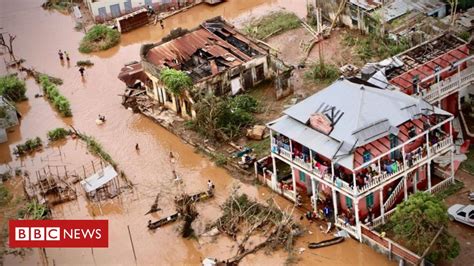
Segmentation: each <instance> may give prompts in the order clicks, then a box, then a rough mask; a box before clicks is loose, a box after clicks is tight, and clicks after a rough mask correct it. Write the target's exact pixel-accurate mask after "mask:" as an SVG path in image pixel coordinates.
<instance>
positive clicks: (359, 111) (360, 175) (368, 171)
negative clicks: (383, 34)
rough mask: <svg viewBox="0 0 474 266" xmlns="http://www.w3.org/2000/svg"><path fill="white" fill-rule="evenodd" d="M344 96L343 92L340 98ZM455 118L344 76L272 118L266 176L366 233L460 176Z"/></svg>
mask: <svg viewBox="0 0 474 266" xmlns="http://www.w3.org/2000/svg"><path fill="white" fill-rule="evenodd" d="M341 95H344V97H341ZM452 119H453V116H452V115H451V114H450V113H448V112H446V111H443V110H441V109H440V108H438V107H435V106H433V105H430V104H429V103H427V102H426V101H424V100H422V99H418V98H414V97H411V96H409V95H406V94H404V93H402V92H399V91H391V90H384V89H380V88H377V87H375V86H373V85H371V84H369V83H367V82H364V81H362V80H360V79H342V78H341V79H340V80H338V81H336V82H334V83H333V84H331V85H330V86H329V87H327V88H325V89H324V90H322V91H320V92H318V93H316V94H314V95H312V96H310V97H308V98H307V99H305V100H303V101H302V102H300V103H298V104H296V105H294V106H292V107H290V108H289V109H287V110H285V111H284V116H282V117H280V118H279V119H277V120H275V121H273V122H271V123H269V124H268V125H267V126H268V127H269V128H270V130H271V157H269V158H266V159H263V160H261V161H260V162H259V163H258V164H256V171H257V173H258V175H259V176H260V178H261V180H262V181H263V182H264V183H266V184H267V185H268V186H269V187H270V188H272V189H273V190H275V191H277V192H278V193H281V194H282V195H283V196H285V197H286V198H288V199H290V200H292V201H296V200H297V198H298V195H300V198H301V200H302V201H303V204H304V203H305V202H309V203H310V204H311V206H312V208H313V209H315V210H317V209H321V208H322V207H323V206H326V207H329V208H330V209H331V210H332V211H331V213H332V217H334V220H335V224H336V226H338V227H340V228H344V229H345V230H347V231H348V232H349V233H350V234H351V235H353V236H354V237H356V238H358V239H361V234H362V232H361V225H362V224H370V225H377V224H380V223H383V222H384V220H385V219H387V218H388V216H389V215H391V214H392V213H393V211H394V210H395V207H396V205H397V204H398V203H400V202H402V201H404V200H406V199H407V197H408V195H409V194H411V193H415V192H417V191H427V192H433V191H436V190H439V189H441V188H442V187H444V186H446V185H449V183H451V182H454V168H453V156H454V153H453V140H452V124H451V121H452Z"/></svg>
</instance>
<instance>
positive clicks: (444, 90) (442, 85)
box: [421, 66, 474, 103]
mask: <svg viewBox="0 0 474 266" xmlns="http://www.w3.org/2000/svg"><path fill="white" fill-rule="evenodd" d="M473 81H474V66H470V67H468V68H466V69H464V70H463V71H461V72H459V74H455V75H453V76H451V77H449V78H448V79H446V80H442V81H440V82H438V83H436V84H433V85H432V86H431V87H430V89H429V91H426V92H424V91H422V92H421V95H422V97H423V99H425V100H426V101H427V102H429V103H436V102H437V101H439V100H441V99H443V98H444V97H446V96H448V95H450V94H452V93H454V92H457V91H459V90H460V89H462V88H464V87H466V86H468V85H470V84H471V83H472V82H473Z"/></svg>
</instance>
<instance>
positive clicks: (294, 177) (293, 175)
mask: <svg viewBox="0 0 474 266" xmlns="http://www.w3.org/2000/svg"><path fill="white" fill-rule="evenodd" d="M291 177H292V178H293V199H294V200H295V202H296V176H295V168H293V167H291Z"/></svg>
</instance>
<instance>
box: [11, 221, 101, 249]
mask: <svg viewBox="0 0 474 266" xmlns="http://www.w3.org/2000/svg"><path fill="white" fill-rule="evenodd" d="M9 229H10V231H9V243H10V247H12V248H33V247H42V248H46V247H62V248H68V247H69V248H73V247H76V248H86V247H87V248H106V247H108V246H109V234H108V229H109V224H108V221H107V220H10V221H9Z"/></svg>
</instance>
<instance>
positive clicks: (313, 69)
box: [304, 61, 339, 83]
mask: <svg viewBox="0 0 474 266" xmlns="http://www.w3.org/2000/svg"><path fill="white" fill-rule="evenodd" d="M304 75H305V78H307V79H309V80H312V81H314V82H322V83H331V82H333V81H335V80H336V79H337V78H338V77H339V69H338V68H337V67H336V66H335V65H331V64H326V63H324V61H319V62H317V63H315V64H313V65H311V66H310V68H309V70H308V71H306V73H305V74H304Z"/></svg>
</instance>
